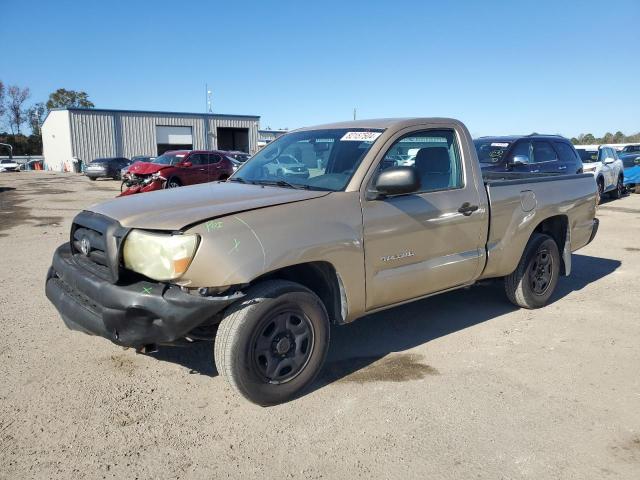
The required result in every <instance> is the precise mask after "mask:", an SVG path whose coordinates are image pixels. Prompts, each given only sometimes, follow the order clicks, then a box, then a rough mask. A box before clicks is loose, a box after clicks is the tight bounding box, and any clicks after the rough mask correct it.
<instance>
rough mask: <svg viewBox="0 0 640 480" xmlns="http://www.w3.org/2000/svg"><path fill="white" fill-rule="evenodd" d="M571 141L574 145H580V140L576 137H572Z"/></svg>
mask: <svg viewBox="0 0 640 480" xmlns="http://www.w3.org/2000/svg"><path fill="white" fill-rule="evenodd" d="M571 143H573V144H574V145H580V140H578V139H577V138H576V137H571Z"/></svg>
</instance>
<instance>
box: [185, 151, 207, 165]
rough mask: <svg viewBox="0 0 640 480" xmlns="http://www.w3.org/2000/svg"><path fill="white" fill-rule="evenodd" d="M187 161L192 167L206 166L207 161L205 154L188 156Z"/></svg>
mask: <svg viewBox="0 0 640 480" xmlns="http://www.w3.org/2000/svg"><path fill="white" fill-rule="evenodd" d="M188 160H189V161H190V162H191V163H192V164H193V165H206V164H207V162H208V161H209V160H208V158H207V154H206V153H194V154H192V155H190V156H189V158H188Z"/></svg>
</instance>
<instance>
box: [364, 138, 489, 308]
mask: <svg viewBox="0 0 640 480" xmlns="http://www.w3.org/2000/svg"><path fill="white" fill-rule="evenodd" d="M458 134H459V132H456V131H455V130H454V129H441V128H439V129H437V130H436V129H433V130H418V131H415V130H414V131H412V132H410V133H405V134H404V135H401V134H399V135H398V136H396V139H395V140H390V141H389V142H388V145H389V146H388V147H386V153H385V154H384V156H382V158H379V159H378V164H377V170H378V172H379V171H380V170H381V169H383V168H385V164H388V162H385V159H386V158H387V157H392V156H394V155H397V154H403V153H404V152H405V151H406V150H408V149H416V148H417V149H418V150H417V155H416V157H415V164H414V167H413V168H415V169H416V170H417V171H418V173H419V175H420V178H421V188H420V190H419V191H418V192H416V193H413V194H408V195H398V196H389V197H385V198H378V199H368V198H369V197H366V198H365V199H364V201H363V204H362V214H363V224H364V250H365V259H366V261H365V269H366V275H365V278H366V307H367V310H375V309H376V308H380V307H383V306H386V305H391V304H394V303H400V302H403V301H406V300H411V299H414V298H418V297H422V296H425V295H428V294H431V293H435V292H438V291H442V290H446V289H449V288H452V287H456V286H459V285H464V284H467V283H471V282H473V281H474V280H475V278H476V277H477V275H478V274H479V273H480V270H481V268H482V267H483V266H484V262H483V259H484V254H485V253H484V240H485V238H486V233H487V232H486V230H487V221H488V220H487V212H486V209H485V208H484V205H483V204H482V203H481V198H480V194H479V192H478V190H477V188H476V183H475V180H474V176H473V173H472V172H470V171H466V168H465V166H464V162H463V158H462V155H461V150H460V148H459V145H458V140H457V139H458ZM383 151H385V150H384V149H383ZM376 176H377V175H374V177H373V181H375V177H376ZM469 207H471V209H473V208H476V209H475V210H473V211H471V212H468V211H467V209H468V208H469ZM463 211H464V212H467V213H462V212H463Z"/></svg>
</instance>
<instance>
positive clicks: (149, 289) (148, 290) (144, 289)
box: [142, 287, 153, 295]
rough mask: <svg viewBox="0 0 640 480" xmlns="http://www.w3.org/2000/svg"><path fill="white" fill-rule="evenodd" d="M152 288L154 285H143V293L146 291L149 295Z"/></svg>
mask: <svg viewBox="0 0 640 480" xmlns="http://www.w3.org/2000/svg"><path fill="white" fill-rule="evenodd" d="M152 288H153V287H142V293H146V294H147V295H149V294H150V293H151V289H152Z"/></svg>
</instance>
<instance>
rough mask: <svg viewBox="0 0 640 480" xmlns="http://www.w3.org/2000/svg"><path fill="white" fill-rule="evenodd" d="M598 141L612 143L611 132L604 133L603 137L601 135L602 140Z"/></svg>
mask: <svg viewBox="0 0 640 480" xmlns="http://www.w3.org/2000/svg"><path fill="white" fill-rule="evenodd" d="M600 143H613V133H611V132H607V133H605V134H604V137H602V142H600Z"/></svg>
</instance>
